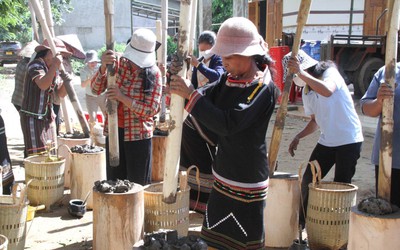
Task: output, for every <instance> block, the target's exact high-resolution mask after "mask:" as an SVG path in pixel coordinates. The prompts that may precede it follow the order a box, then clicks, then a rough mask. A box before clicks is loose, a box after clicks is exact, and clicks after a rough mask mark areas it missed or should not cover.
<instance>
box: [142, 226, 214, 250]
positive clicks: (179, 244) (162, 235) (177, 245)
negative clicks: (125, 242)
mask: <svg viewBox="0 0 400 250" xmlns="http://www.w3.org/2000/svg"><path fill="white" fill-rule="evenodd" d="M143 241H144V244H143V246H140V247H138V248H136V249H143V250H153V249H154V250H155V249H168V250H175V249H181V250H191V249H192V250H207V243H205V242H204V241H203V240H202V239H200V238H199V237H198V236H195V235H189V236H185V237H181V238H178V233H177V231H176V230H160V231H157V232H154V233H149V234H145V235H144V237H143Z"/></svg>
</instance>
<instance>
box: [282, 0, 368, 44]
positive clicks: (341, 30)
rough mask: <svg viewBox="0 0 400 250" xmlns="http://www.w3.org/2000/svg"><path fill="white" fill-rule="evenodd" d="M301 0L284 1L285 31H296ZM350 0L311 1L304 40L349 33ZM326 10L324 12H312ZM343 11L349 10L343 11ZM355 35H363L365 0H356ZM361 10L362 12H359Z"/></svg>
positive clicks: (353, 32)
mask: <svg viewBox="0 0 400 250" xmlns="http://www.w3.org/2000/svg"><path fill="white" fill-rule="evenodd" d="M300 2H301V0H287V1H284V2H283V32H288V33H295V32H296V24H297V12H298V10H299V6H300ZM350 4H351V1H350V0H314V1H312V3H311V8H310V14H309V16H308V20H307V25H306V26H305V27H304V30H303V34H302V38H303V39H304V40H329V39H330V36H331V35H332V34H348V32H349V23H350ZM313 11H324V13H312V12H313ZM343 11H347V12H346V13H343ZM353 11H354V12H356V13H353V27H352V34H353V35H361V34H362V29H363V19H364V13H363V11H364V0H354V6H353ZM358 12H360V13H358Z"/></svg>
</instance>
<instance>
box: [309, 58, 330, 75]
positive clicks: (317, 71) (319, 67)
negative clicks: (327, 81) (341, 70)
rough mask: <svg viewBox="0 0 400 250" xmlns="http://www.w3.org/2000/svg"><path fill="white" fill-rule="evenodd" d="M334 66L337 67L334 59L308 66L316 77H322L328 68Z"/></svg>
mask: <svg viewBox="0 0 400 250" xmlns="http://www.w3.org/2000/svg"><path fill="white" fill-rule="evenodd" d="M332 67H334V68H337V67H336V64H335V63H334V62H333V61H331V60H327V61H320V62H318V63H317V64H316V65H314V66H312V67H310V68H308V69H307V72H308V73H309V74H310V75H312V76H313V77H315V78H320V77H321V76H322V75H323V74H324V72H325V71H326V70H327V69H329V68H332Z"/></svg>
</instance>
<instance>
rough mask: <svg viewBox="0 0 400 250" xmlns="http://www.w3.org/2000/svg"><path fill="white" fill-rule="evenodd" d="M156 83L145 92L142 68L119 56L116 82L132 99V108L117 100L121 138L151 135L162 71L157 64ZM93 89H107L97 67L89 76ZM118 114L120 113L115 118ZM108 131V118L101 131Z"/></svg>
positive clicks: (158, 102) (105, 77)
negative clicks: (121, 130)
mask: <svg viewBox="0 0 400 250" xmlns="http://www.w3.org/2000/svg"><path fill="white" fill-rule="evenodd" d="M154 67H155V68H156V71H157V73H156V76H155V83H154V84H153V85H152V86H151V89H150V90H149V91H147V92H145V91H144V87H143V84H142V82H143V79H142V77H141V76H140V72H141V71H142V69H136V68H135V67H134V64H133V63H132V62H131V61H129V60H128V59H126V58H123V57H122V58H120V60H119V64H118V65H117V66H116V84H117V85H118V86H119V88H120V90H121V93H122V94H124V95H126V96H128V97H130V98H133V99H134V100H135V105H134V106H133V107H131V106H129V107H128V106H126V105H124V104H123V103H121V102H120V103H118V113H119V114H123V122H121V121H119V122H118V124H119V127H121V124H123V128H124V129H125V133H124V134H125V135H124V141H137V140H143V139H148V138H151V137H152V136H153V129H154V121H153V117H154V115H156V114H157V112H158V110H159V107H160V102H161V91H162V86H161V73H160V70H159V69H158V68H157V66H154ZM91 86H92V91H93V93H96V94H98V95H99V94H101V93H102V92H104V91H105V90H106V89H107V74H103V75H102V74H101V73H100V69H99V71H97V73H96V74H95V77H93V78H92V82H91ZM120 118H121V117H120V116H119V117H118V119H120ZM107 133H108V122H107V117H106V121H105V124H104V134H105V135H107Z"/></svg>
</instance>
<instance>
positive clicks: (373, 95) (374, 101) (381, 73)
mask: <svg viewBox="0 0 400 250" xmlns="http://www.w3.org/2000/svg"><path fill="white" fill-rule="evenodd" d="M395 70H396V74H395V79H396V81H395V82H396V87H395V88H394V89H392V88H390V87H389V86H388V85H387V84H386V83H385V67H382V68H380V69H379V70H378V71H377V72H376V73H375V75H374V77H373V78H372V81H371V83H370V85H369V87H368V89H367V92H365V94H364V96H363V97H362V98H361V100H360V103H361V110H362V112H363V113H364V114H365V115H367V116H371V117H379V121H378V126H377V127H376V133H375V138H374V145H373V147H372V155H371V162H372V164H374V165H375V181H376V183H375V186H376V187H378V177H379V150H380V145H381V136H382V134H381V127H382V106H383V100H385V99H388V98H394V109H393V141H392V143H393V144H392V146H393V154H392V178H391V194H392V195H391V196H390V202H391V203H392V204H394V205H397V206H398V207H400V196H399V195H398V194H399V191H400V154H399V152H400V87H399V85H398V83H399V82H400V63H397V64H396V68H395Z"/></svg>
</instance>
